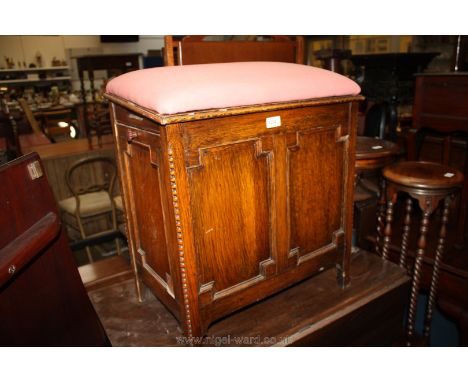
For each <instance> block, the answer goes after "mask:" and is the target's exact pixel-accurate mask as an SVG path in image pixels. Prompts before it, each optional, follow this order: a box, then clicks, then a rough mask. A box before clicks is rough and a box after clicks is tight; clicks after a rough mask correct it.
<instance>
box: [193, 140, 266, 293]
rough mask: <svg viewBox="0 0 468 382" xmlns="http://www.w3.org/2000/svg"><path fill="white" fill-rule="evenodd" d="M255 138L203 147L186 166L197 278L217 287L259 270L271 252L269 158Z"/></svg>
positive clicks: (222, 287) (247, 278)
mask: <svg viewBox="0 0 468 382" xmlns="http://www.w3.org/2000/svg"><path fill="white" fill-rule="evenodd" d="M256 142H258V141H248V142H242V143H235V144H231V145H226V146H220V147H214V148H209V149H201V150H200V151H201V166H199V167H196V168H193V169H190V183H191V190H192V200H191V203H192V214H193V229H194V237H195V245H196V251H197V257H198V258H199V267H200V271H201V275H200V282H201V284H206V283H210V282H211V281H214V290H215V291H218V292H219V291H221V290H223V289H226V288H228V287H232V286H234V285H236V284H239V283H241V282H243V281H246V280H249V279H252V278H254V277H255V276H258V275H259V272H260V266H259V263H260V262H261V261H264V260H267V259H269V257H270V245H269V236H270V223H269V209H268V205H269V203H268V198H269V197H268V192H269V187H268V174H269V168H268V163H269V160H268V154H257V144H256Z"/></svg>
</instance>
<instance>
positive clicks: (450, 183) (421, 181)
mask: <svg viewBox="0 0 468 382" xmlns="http://www.w3.org/2000/svg"><path fill="white" fill-rule="evenodd" d="M382 173H383V176H384V177H385V179H387V180H389V181H391V182H393V183H397V184H401V185H403V186H406V187H411V188H417V189H423V190H442V189H451V188H456V187H461V186H462V185H463V174H462V173H461V172H460V171H458V170H456V169H454V168H452V167H449V166H445V165H443V164H439V163H432V162H413V161H411V162H399V163H395V164H393V165H390V166H388V167H385V168H384V170H383V172H382Z"/></svg>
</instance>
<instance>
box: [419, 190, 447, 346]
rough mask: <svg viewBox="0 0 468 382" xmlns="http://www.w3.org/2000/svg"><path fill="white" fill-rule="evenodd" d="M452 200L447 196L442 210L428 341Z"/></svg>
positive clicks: (428, 312)
mask: <svg viewBox="0 0 468 382" xmlns="http://www.w3.org/2000/svg"><path fill="white" fill-rule="evenodd" d="M450 201H451V197H450V196H447V197H445V200H444V210H443V212H442V222H441V225H440V232H439V242H438V244H437V249H436V256H435V259H434V269H433V271H432V279H431V286H430V289H429V297H428V301H427V308H426V317H425V320H424V341H425V342H426V343H427V342H428V341H429V334H430V332H431V321H432V313H433V310H434V304H435V298H436V294H437V287H438V281H439V272H440V263H441V261H442V256H443V252H444V247H445V238H446V236H447V222H448V215H449V207H450Z"/></svg>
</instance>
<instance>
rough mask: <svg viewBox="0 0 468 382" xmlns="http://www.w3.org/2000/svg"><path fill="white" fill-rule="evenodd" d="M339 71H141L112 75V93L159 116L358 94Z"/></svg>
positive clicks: (213, 67) (250, 66)
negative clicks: (113, 76) (117, 75)
mask: <svg viewBox="0 0 468 382" xmlns="http://www.w3.org/2000/svg"><path fill="white" fill-rule="evenodd" d="M360 90H361V89H360V88H359V86H358V85H357V84H356V83H355V82H354V81H352V80H350V79H348V78H347V77H344V76H342V75H340V74H337V73H334V72H330V71H328V70H324V69H319V68H315V67H312V66H306V65H298V64H288V63H282V62H233V63H223V64H204V65H187V66H167V67H162V68H152V69H143V70H137V71H134V72H129V73H126V74H123V75H121V76H119V77H116V78H114V79H112V80H111V81H110V82H109V83H108V85H107V88H106V91H107V92H108V93H110V94H113V95H116V96H119V97H121V98H124V99H126V100H129V101H131V102H134V103H136V104H137V105H140V106H143V107H146V108H148V109H151V110H155V111H157V112H158V113H160V114H175V113H181V112H188V111H195V110H205V109H220V108H228V107H234V106H246V105H255V104H263V103H274V102H287V101H296V100H303V99H312V98H323V97H333V96H344V95H356V94H358V93H359V92H360Z"/></svg>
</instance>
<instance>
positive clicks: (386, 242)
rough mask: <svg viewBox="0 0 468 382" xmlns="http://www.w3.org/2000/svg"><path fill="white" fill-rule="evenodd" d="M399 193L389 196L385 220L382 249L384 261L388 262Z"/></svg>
mask: <svg viewBox="0 0 468 382" xmlns="http://www.w3.org/2000/svg"><path fill="white" fill-rule="evenodd" d="M396 196H397V193H396V192H393V193H392V194H391V196H389V195H387V198H388V200H387V214H386V218H385V229H384V238H383V248H382V259H384V260H387V259H388V254H389V251H390V241H391V237H392V221H393V205H394V203H395V201H396Z"/></svg>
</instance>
